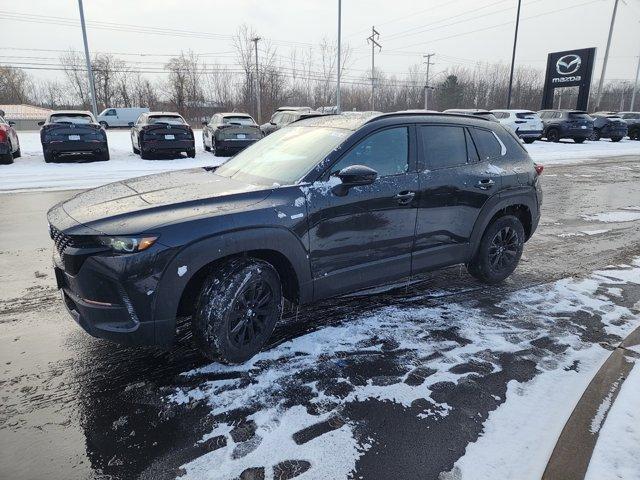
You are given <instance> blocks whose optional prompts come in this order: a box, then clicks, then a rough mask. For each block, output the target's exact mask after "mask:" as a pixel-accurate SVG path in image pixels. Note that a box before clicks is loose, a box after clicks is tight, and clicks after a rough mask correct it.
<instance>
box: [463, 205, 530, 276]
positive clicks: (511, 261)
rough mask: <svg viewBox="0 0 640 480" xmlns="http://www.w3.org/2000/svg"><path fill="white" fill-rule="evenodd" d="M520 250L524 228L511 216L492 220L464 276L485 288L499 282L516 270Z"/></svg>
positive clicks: (522, 243)
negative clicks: (486, 284)
mask: <svg viewBox="0 0 640 480" xmlns="http://www.w3.org/2000/svg"><path fill="white" fill-rule="evenodd" d="M523 247H524V227H523V226H522V223H521V222H520V220H519V219H518V218H517V217H515V216H513V215H505V216H503V217H499V218H498V219H496V220H494V221H493V222H492V223H491V224H490V225H489V226H488V227H487V229H486V230H485V232H484V234H483V235H482V240H480V245H479V247H478V250H477V251H476V253H475V255H474V257H473V259H472V260H471V262H469V263H468V264H467V270H468V272H469V273H470V274H471V275H472V276H473V277H475V278H477V279H478V280H480V281H481V282H484V283H488V284H495V283H500V282H502V281H503V280H504V279H505V278H507V277H508V276H509V275H511V274H512V273H513V271H514V270H515V269H516V267H517V266H518V262H519V261H520V257H521V256H522V249H523Z"/></svg>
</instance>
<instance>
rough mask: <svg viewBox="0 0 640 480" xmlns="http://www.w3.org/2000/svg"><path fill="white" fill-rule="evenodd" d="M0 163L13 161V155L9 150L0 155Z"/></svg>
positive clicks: (6, 163) (5, 163)
mask: <svg viewBox="0 0 640 480" xmlns="http://www.w3.org/2000/svg"><path fill="white" fill-rule="evenodd" d="M0 163H2V164H4V165H8V164H10V163H13V155H12V154H11V152H9V153H6V154H4V155H0Z"/></svg>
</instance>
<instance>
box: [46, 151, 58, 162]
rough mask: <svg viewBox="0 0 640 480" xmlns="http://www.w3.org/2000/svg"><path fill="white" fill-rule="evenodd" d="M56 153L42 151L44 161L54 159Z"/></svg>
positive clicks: (53, 160)
mask: <svg viewBox="0 0 640 480" xmlns="http://www.w3.org/2000/svg"><path fill="white" fill-rule="evenodd" d="M56 158H57V157H56V155H55V154H53V153H51V152H44V161H45V163H52V162H55V161H56Z"/></svg>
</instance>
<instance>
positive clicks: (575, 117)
mask: <svg viewBox="0 0 640 480" xmlns="http://www.w3.org/2000/svg"><path fill="white" fill-rule="evenodd" d="M569 119H570V120H591V117H590V116H589V115H587V114H586V113H575V112H569Z"/></svg>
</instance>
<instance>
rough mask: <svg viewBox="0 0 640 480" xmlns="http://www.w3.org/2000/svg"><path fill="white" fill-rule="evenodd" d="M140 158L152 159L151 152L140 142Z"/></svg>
mask: <svg viewBox="0 0 640 480" xmlns="http://www.w3.org/2000/svg"><path fill="white" fill-rule="evenodd" d="M140 158H142V159H143V160H150V159H151V158H152V157H151V154H150V153H149V152H147V151H146V150H145V149H144V145H142V144H140Z"/></svg>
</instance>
